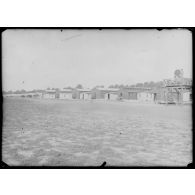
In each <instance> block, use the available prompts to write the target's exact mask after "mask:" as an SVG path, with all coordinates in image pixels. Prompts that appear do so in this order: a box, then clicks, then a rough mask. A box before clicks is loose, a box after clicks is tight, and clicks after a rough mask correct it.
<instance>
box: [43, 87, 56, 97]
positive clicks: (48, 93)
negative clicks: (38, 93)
mask: <svg viewBox="0 0 195 195" xmlns="http://www.w3.org/2000/svg"><path fill="white" fill-rule="evenodd" d="M43 98H44V99H55V98H56V91H55V90H52V89H47V90H45V92H44V93H43Z"/></svg>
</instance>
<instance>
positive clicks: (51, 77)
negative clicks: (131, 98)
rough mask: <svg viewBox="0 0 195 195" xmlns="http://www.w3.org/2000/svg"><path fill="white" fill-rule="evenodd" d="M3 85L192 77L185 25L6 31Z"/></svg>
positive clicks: (41, 85)
mask: <svg viewBox="0 0 195 195" xmlns="http://www.w3.org/2000/svg"><path fill="white" fill-rule="evenodd" d="M2 42H3V46H2V65H3V67H2V74H3V75H2V76H3V90H6V91H7V90H20V89H25V90H32V89H45V88H47V87H58V88H63V87H66V86H72V87H75V86H76V85H77V84H82V85H83V86H84V87H94V86H96V85H104V86H108V85H111V84H125V85H131V84H135V83H137V82H146V81H161V80H163V79H166V78H173V74H174V71H175V69H183V70H184V76H185V77H190V78H191V77H192V36H191V33H190V31H188V30H181V29H180V30H162V31H157V30H63V31H61V30H54V29H53V30H46V29H44V30H6V31H4V33H3V34H2Z"/></svg>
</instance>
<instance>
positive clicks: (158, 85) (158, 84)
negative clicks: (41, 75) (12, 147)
mask: <svg viewBox="0 0 195 195" xmlns="http://www.w3.org/2000/svg"><path fill="white" fill-rule="evenodd" d="M163 86H164V82H163V81H158V82H153V81H150V82H144V83H136V84H134V85H124V84H114V85H109V88H125V87H145V88H152V89H153V88H161V87H163ZM98 87H101V88H104V85H96V86H95V87H94V88H98ZM64 88H66V89H75V88H76V89H83V88H84V87H83V85H81V84H78V85H77V86H76V87H71V86H68V87H64ZM94 88H93V89H94ZM50 89H51V90H56V91H60V89H59V88H50V87H48V88H47V90H50ZM44 91H45V90H43V89H34V90H31V91H26V90H24V89H22V90H16V91H12V90H9V91H3V93H4V94H6V93H8V94H10V93H14V94H20V93H26V92H29V93H36V92H38V93H42V92H44Z"/></svg>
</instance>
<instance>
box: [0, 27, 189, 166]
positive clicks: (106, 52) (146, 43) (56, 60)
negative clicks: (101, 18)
mask: <svg viewBox="0 0 195 195" xmlns="http://www.w3.org/2000/svg"><path fill="white" fill-rule="evenodd" d="M2 90H3V124H2V125H3V126H2V161H3V162H4V163H5V164H6V165H7V166H10V167H92V168H93V167H105V168H106V167H108V168H109V167H135V168H136V167H187V166H188V165H189V164H190V163H192V160H193V158H192V157H193V154H192V151H193V144H192V141H193V138H192V137H193V134H192V96H193V94H192V33H191V31H190V30H188V29H185V28H175V29H166V28H165V29H161V30H157V29H155V28H153V29H152V28H148V29H144V28H143V29H141V28H138V29H122V28H121V29H118V28H116V29H114V28H113V29H106V28H105V29H104V28H101V29H98V28H91V29H89V28H82V29H79V28H72V29H71V28H69V29H68V28H65V29H59V28H57V29H55V28H53V29H52V28H51V29H28V28H27V29H22V28H19V29H7V30H5V31H4V32H3V33H2Z"/></svg>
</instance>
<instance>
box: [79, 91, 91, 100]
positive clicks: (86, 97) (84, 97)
mask: <svg viewBox="0 0 195 195" xmlns="http://www.w3.org/2000/svg"><path fill="white" fill-rule="evenodd" d="M80 99H82V100H90V99H91V94H90V93H85V92H80Z"/></svg>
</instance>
